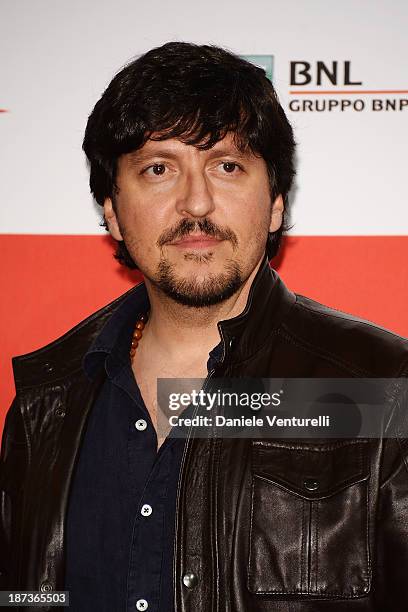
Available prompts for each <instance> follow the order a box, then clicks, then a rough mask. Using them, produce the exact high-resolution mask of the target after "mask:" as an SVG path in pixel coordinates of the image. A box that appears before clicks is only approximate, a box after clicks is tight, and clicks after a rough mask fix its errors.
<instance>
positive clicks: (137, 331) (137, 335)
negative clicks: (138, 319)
mask: <svg viewBox="0 0 408 612" xmlns="http://www.w3.org/2000/svg"><path fill="white" fill-rule="evenodd" d="M141 337H142V332H141V331H140V329H135V331H134V332H133V340H135V339H136V340H139V339H140V338H141Z"/></svg>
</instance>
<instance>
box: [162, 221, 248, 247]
mask: <svg viewBox="0 0 408 612" xmlns="http://www.w3.org/2000/svg"><path fill="white" fill-rule="evenodd" d="M193 232H201V233H202V234H206V235H207V236H211V237H212V238H216V239H217V240H229V241H230V242H231V243H232V245H233V246H234V247H236V246H237V244H238V239H237V236H236V234H235V232H233V231H232V230H231V229H229V228H222V227H219V226H218V225H216V224H215V223H213V222H212V221H210V220H209V219H207V218H204V219H197V220H196V221H193V220H191V219H183V220H182V221H181V222H180V223H178V224H177V226H175V227H173V228H169V229H168V230H165V231H164V232H163V233H162V234H161V236H160V237H159V239H158V240H157V243H156V244H157V246H158V247H162V246H163V245H165V244H166V243H168V242H174V241H175V240H181V238H184V237H185V236H188V235H189V234H192V233H193Z"/></svg>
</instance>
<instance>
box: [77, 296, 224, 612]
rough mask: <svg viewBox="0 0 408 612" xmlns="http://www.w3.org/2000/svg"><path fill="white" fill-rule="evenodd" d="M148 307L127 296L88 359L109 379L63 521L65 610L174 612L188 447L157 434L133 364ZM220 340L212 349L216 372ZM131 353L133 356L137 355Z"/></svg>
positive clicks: (90, 367) (88, 367) (93, 370)
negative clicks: (181, 481)
mask: <svg viewBox="0 0 408 612" xmlns="http://www.w3.org/2000/svg"><path fill="white" fill-rule="evenodd" d="M148 309H149V303H148V300H147V294H146V290H145V288H144V286H141V287H140V288H139V289H138V290H136V292H134V293H132V294H130V295H129V296H128V297H127V298H125V300H124V302H123V303H122V304H121V305H120V306H119V308H118V309H117V310H116V311H115V313H114V314H113V315H112V316H111V318H110V319H109V321H108V323H107V324H106V325H105V327H104V328H103V330H102V331H101V333H100V334H99V336H98V337H97V338H96V340H95V341H94V343H93V344H92V346H91V348H90V349H89V351H88V352H87V354H86V356H85V358H84V363H83V366H84V369H85V371H86V373H87V374H88V376H89V377H91V378H92V377H94V376H95V375H96V374H97V373H98V372H99V371H100V370H101V369H104V370H105V373H106V377H105V380H104V383H103V386H102V389H101V392H100V394H99V396H98V398H97V400H96V401H95V403H94V406H93V408H92V410H91V413H90V416H89V419H88V423H87V427H86V431H85V434H84V438H83V441H82V444H81V448H80V451H79V456H78V461H77V465H76V469H75V473H74V476H73V482H72V488H71V493H70V499H69V504H68V511H67V519H66V574H65V588H66V590H68V591H69V593H70V610H71V612H92V611H93V610H95V611H96V610H98V612H125V611H126V612H134V611H135V610H149V612H171V611H172V610H174V604H173V598H174V594H173V544H174V535H175V533H174V529H175V509H176V492H177V483H178V478H179V473H180V465H181V460H182V455H183V450H184V444H185V441H184V440H183V439H180V438H173V437H170V436H168V437H167V438H166V440H165V441H164V443H163V444H162V445H161V447H160V449H159V451H158V452H157V436H156V432H155V429H154V427H153V425H152V421H151V419H150V416H149V413H148V411H147V409H146V406H145V404H144V402H143V398H142V396H141V394H140V391H139V387H138V385H137V383H136V380H135V377H134V375H133V371H132V368H131V363H130V358H129V350H130V343H131V339H132V334H133V329H134V326H135V324H136V321H137V320H138V318H139V316H140V314H142V313H145V312H147V310H148ZM220 353H221V343H220V344H219V345H217V346H216V347H215V349H213V350H212V351H211V352H210V355H209V359H208V362H207V368H208V370H210V369H212V368H213V366H214V364H215V362H216V361H217V360H218V359H219V357H220ZM136 357H137V353H136Z"/></svg>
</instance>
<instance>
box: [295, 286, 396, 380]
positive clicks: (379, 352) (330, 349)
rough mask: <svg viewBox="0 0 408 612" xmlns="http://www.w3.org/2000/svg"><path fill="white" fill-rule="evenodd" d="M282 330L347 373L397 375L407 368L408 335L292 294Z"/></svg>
mask: <svg viewBox="0 0 408 612" xmlns="http://www.w3.org/2000/svg"><path fill="white" fill-rule="evenodd" d="M284 328H285V329H286V331H287V332H288V333H289V334H290V335H291V336H292V337H294V338H296V340H297V341H298V342H300V343H303V346H304V348H306V349H307V348H309V350H310V351H314V352H318V353H319V354H320V355H321V356H323V357H324V356H326V358H328V359H335V360H337V361H338V363H339V364H342V365H343V368H345V369H346V370H349V372H350V374H354V375H358V376H367V377H373V376H378V377H380V378H381V377H397V376H402V375H404V372H406V370H407V368H408V339H407V338H404V337H403V336H399V335H398V334H395V333H393V332H392V331H390V330H388V329H385V328H384V327H381V326H379V325H376V324H375V323H373V322H371V321H369V320H366V319H362V318H359V317H356V316H353V315H351V314H348V313H346V312H343V311H341V310H336V309H335V308H330V307H329V306H325V305H324V304H321V303H319V302H317V301H315V300H312V299H310V298H308V297H305V296H303V295H299V294H296V302H295V304H294V307H293V309H292V310H291V315H290V317H288V319H287V320H286V322H285V324H284Z"/></svg>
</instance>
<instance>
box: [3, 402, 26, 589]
mask: <svg viewBox="0 0 408 612" xmlns="http://www.w3.org/2000/svg"><path fill="white" fill-rule="evenodd" d="M27 464H28V453H27V443H26V436H25V430H24V423H23V418H22V415H21V412H20V409H19V405H18V402H17V400H16V399H14V401H13V403H12V405H11V407H10V409H9V411H8V412H7V415H6V420H5V424H4V429H3V435H2V443H1V452H0V590H7V589H8V590H12V589H15V588H18V585H17V581H18V577H17V575H16V569H15V568H16V565H15V559H16V558H17V555H16V550H15V546H16V536H17V535H18V528H17V524H18V515H19V512H20V506H21V497H22V496H21V490H22V485H23V482H24V476H25V473H26V470H27Z"/></svg>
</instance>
